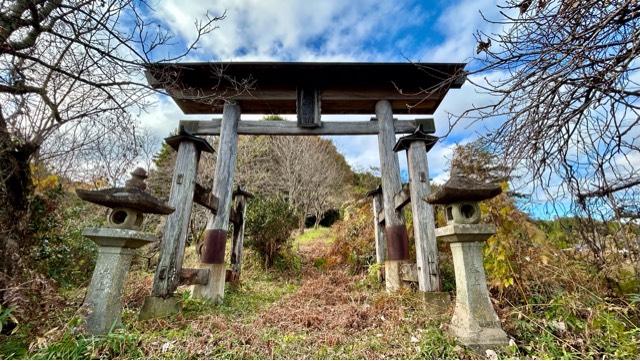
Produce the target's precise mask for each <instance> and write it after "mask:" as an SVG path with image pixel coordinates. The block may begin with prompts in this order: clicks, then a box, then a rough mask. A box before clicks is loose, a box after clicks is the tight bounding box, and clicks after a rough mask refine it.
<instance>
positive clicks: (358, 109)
mask: <svg viewBox="0 0 640 361" xmlns="http://www.w3.org/2000/svg"><path fill="white" fill-rule="evenodd" d="M464 66H465V64H462V63H279V62H237V63H236V62H217V63H181V64H153V65H151V66H149V67H148V69H147V79H148V81H149V83H150V85H151V86H153V87H155V88H161V89H164V90H166V91H167V92H168V93H169V95H171V97H172V98H173V100H174V101H175V102H176V104H177V105H178V106H179V107H180V109H182V111H183V112H184V113H185V114H220V113H222V119H213V120H197V121H194V120H189V121H185V120H183V121H181V122H180V128H181V134H180V135H178V136H176V137H172V138H168V139H167V142H168V143H169V144H170V145H172V146H173V147H174V148H175V149H177V151H178V158H177V160H176V166H175V170H174V175H173V181H172V186H171V195H170V199H169V204H170V205H171V206H172V207H174V208H175V209H176V212H174V213H173V214H171V215H170V216H169V217H168V219H167V223H166V226H165V231H164V234H163V240H162V247H161V255H160V261H159V265H158V269H157V270H156V274H155V278H154V286H153V292H152V297H151V298H152V299H155V301H153V300H151V301H149V302H145V308H147V309H149V310H151V313H152V314H156V315H161V314H163V313H164V312H165V311H171V310H164V308H167V307H168V308H169V309H172V308H175V306H174V305H173V302H169V301H168V300H170V299H171V296H172V295H173V292H174V291H175V289H176V288H177V286H178V284H181V283H182V284H185V283H187V284H194V287H193V293H192V295H193V296H194V297H203V298H208V299H211V300H214V301H220V300H221V299H222V297H223V296H224V285H225V278H229V277H226V273H227V272H226V270H225V264H224V263H225V262H224V260H225V245H226V239H227V232H228V228H229V223H230V220H231V221H232V222H233V223H235V224H236V227H234V229H235V228H238V225H241V224H242V214H243V213H244V199H245V198H246V196H248V195H247V194H246V193H244V192H242V191H241V190H238V192H236V195H239V198H237V204H238V206H237V207H236V209H234V210H233V211H232V208H231V202H232V196H233V192H232V186H233V177H234V172H235V163H236V155H237V141H238V135H239V134H246V135H367V134H372V135H373V134H377V135H378V150H379V154H380V170H381V178H382V186H381V195H380V196H379V197H376V198H374V204H375V205H376V207H375V208H374V209H375V210H374V219H375V225H376V234H377V237H376V247H377V248H378V252H377V260H378V262H381V263H382V262H384V265H385V279H386V289H387V291H395V290H397V289H399V288H400V287H402V284H403V282H402V279H403V277H402V273H403V271H402V269H403V267H404V268H407V267H406V266H403V265H404V264H408V263H409V262H408V261H409V260H408V247H409V245H408V236H407V230H406V227H405V221H404V218H403V215H402V212H401V211H402V207H403V206H405V205H406V204H408V203H409V202H410V201H411V206H412V210H413V220H414V232H415V240H416V253H417V257H416V258H417V260H416V264H415V270H416V271H417V272H416V273H417V279H418V283H419V289H420V290H421V291H425V292H430V291H439V290H440V281H439V275H438V264H437V263H438V259H437V257H438V256H437V248H436V240H435V234H434V223H433V210H432V209H431V206H430V205H429V204H427V203H426V202H425V201H424V200H423V199H422V198H423V197H424V196H425V195H427V194H429V193H430V191H429V175H428V165H427V156H426V154H427V151H428V150H429V149H430V148H431V146H433V144H434V143H435V141H436V140H437V138H436V137H434V136H432V135H430V133H434V132H435V126H434V122H433V118H432V117H431V116H430V115H431V114H433V113H434V112H435V110H436V108H437V107H438V105H439V104H440V103H441V101H442V99H443V98H444V96H445V95H446V94H447V92H448V90H449V89H451V88H460V87H461V86H462V84H463V83H464V80H465V77H464V70H463V68H464ZM408 105H411V107H409V106H408ZM243 112H244V113H245V114H292V113H295V114H297V122H290V121H281V122H267V121H243V120H240V115H241V113H243ZM394 113H395V114H416V118H415V119H413V120H396V119H394V118H393V114H394ZM321 114H375V117H373V118H371V121H364V122H362V121H331V122H325V121H322V119H321ZM421 115H422V116H421ZM425 115H426V116H425ZM396 134H410V135H409V136H406V137H403V138H401V139H400V141H399V142H398V143H397V144H396ZM197 135H219V136H220V142H219V146H218V154H217V163H216V170H215V176H214V182H213V189H211V190H206V189H204V188H203V187H201V186H199V185H197V184H196V183H195V179H196V178H195V175H196V173H197V167H198V159H199V154H200V152H201V151H212V149H211V148H210V146H208V144H207V143H206V142H204V141H203V140H202V138H198V137H196V136H197ZM399 150H406V151H407V157H408V164H409V177H410V185H409V188H410V189H409V192H407V191H406V190H405V191H403V189H402V183H401V179H400V167H399V163H398V156H397V155H396V152H395V151H399ZM376 199H377V200H376ZM193 201H196V202H198V203H199V204H203V205H205V206H206V207H208V208H209V209H210V210H211V212H212V213H211V216H210V218H209V221H208V224H207V230H206V232H205V236H204V243H203V244H202V245H201V248H200V249H199V255H200V261H201V266H200V269H196V270H186V269H182V258H183V255H184V247H185V240H186V236H187V234H186V233H187V225H188V223H189V218H190V215H191V205H192V202H193ZM381 224H384V231H382V228H379V227H380V225H381ZM242 228H243V227H242V226H241V227H240V229H242ZM234 233H236V234H234V246H233V252H232V258H233V263H234V265H233V268H234V269H235V270H236V271H237V272H235V273H234V272H230V274H232V275H235V276H232V277H231V278H233V277H237V276H238V272H239V267H240V262H241V251H242V231H241V230H240V231H239V232H236V231H234ZM385 240H386V246H385ZM382 250H385V251H382ZM408 268H411V267H408ZM405 272H406V271H405ZM147 303H149V305H147ZM167 303H168V304H169V305H167ZM172 312H173V311H172ZM169 313H170V312H169Z"/></svg>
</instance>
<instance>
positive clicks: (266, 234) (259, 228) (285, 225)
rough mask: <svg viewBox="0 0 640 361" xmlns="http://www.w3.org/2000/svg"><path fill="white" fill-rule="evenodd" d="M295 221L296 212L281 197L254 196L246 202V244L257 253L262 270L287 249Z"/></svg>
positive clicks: (296, 219)
mask: <svg viewBox="0 0 640 361" xmlns="http://www.w3.org/2000/svg"><path fill="white" fill-rule="evenodd" d="M297 221H298V218H297V217H296V214H295V211H294V210H293V209H292V208H291V207H290V206H289V204H288V203H287V202H286V201H284V200H282V199H280V198H276V197H265V196H257V197H255V198H252V199H251V200H250V201H249V203H248V204H247V214H246V226H245V231H246V233H247V242H246V244H247V246H248V247H251V248H253V249H255V250H256V251H257V252H258V254H259V255H260V256H261V257H262V260H263V261H264V264H265V267H270V266H272V265H273V263H274V260H275V259H276V257H277V256H278V255H279V254H281V253H283V252H284V251H285V250H286V249H287V248H288V247H289V246H290V243H289V239H290V235H291V232H292V231H293V230H294V229H296V226H297Z"/></svg>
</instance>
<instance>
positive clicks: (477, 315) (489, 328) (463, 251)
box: [436, 224, 509, 347]
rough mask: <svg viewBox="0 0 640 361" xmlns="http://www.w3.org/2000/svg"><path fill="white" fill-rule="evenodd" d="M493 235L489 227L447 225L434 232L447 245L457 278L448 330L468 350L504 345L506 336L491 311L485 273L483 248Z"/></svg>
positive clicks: (492, 310)
mask: <svg viewBox="0 0 640 361" xmlns="http://www.w3.org/2000/svg"><path fill="white" fill-rule="evenodd" d="M494 233H495V227H494V226H493V225H489V224H450V225H447V226H445V227H440V228H436V237H437V239H438V240H439V241H441V242H447V243H449V245H450V247H451V254H452V256H453V267H454V270H455V276H456V305H455V310H454V312H453V317H452V318H451V324H450V326H449V329H450V331H451V333H452V334H453V335H454V336H455V337H456V338H457V339H458V341H459V342H460V343H462V344H463V345H467V346H476V347H492V346H500V345H506V344H508V342H509V338H508V337H507V334H506V333H505V332H504V331H503V330H502V327H501V325H500V319H499V318H498V315H496V312H495V311H494V309H493V305H492V304H491V299H490V298H489V291H488V289H487V279H486V276H485V272H484V265H483V255H482V248H483V247H484V242H485V241H486V240H487V239H488V238H489V237H491V236H492V235H493V234H494Z"/></svg>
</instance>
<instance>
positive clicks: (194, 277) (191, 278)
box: [180, 268, 209, 285]
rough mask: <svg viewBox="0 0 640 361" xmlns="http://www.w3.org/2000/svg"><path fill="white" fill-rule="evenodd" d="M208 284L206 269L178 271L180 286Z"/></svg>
mask: <svg viewBox="0 0 640 361" xmlns="http://www.w3.org/2000/svg"><path fill="white" fill-rule="evenodd" d="M207 282H209V270H208V269H206V268H183V269H181V270H180V284H181V285H206V284H207Z"/></svg>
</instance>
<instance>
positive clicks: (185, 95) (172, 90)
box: [147, 62, 465, 126]
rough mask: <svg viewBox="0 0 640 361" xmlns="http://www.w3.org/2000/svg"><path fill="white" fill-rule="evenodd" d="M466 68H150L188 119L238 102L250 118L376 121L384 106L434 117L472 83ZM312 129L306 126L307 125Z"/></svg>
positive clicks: (299, 64) (278, 64)
mask: <svg viewBox="0 0 640 361" xmlns="http://www.w3.org/2000/svg"><path fill="white" fill-rule="evenodd" d="M464 66H465V64H463V63H303V62H210V63H163V64H151V65H149V66H147V79H148V81H149V84H150V85H151V86H153V87H155V88H161V89H165V90H167V92H168V93H169V94H170V95H171V96H172V98H173V99H174V101H175V102H176V104H178V106H179V107H180V109H182V111H183V112H184V113H185V114H217V113H221V111H222V106H223V103H224V101H225V100H235V101H237V102H238V103H239V105H240V107H241V109H242V112H243V113H246V114H296V113H297V114H298V118H299V122H300V118H301V117H302V118H304V119H307V120H309V119H311V121H315V120H316V118H318V119H319V114H320V109H321V110H322V113H323V114H371V113H373V109H374V107H375V103H376V102H377V101H378V100H382V99H385V100H388V101H390V102H391V105H392V108H393V111H394V113H395V114H433V113H434V112H435V110H436V108H437V107H438V105H439V104H440V102H441V101H442V99H443V98H444V96H445V95H446V93H447V91H448V90H449V89H451V88H460V87H461V86H462V84H463V83H464V80H465V72H464V69H463V68H464ZM299 125H300V126H304V122H303V124H299Z"/></svg>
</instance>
